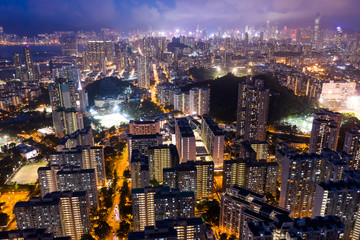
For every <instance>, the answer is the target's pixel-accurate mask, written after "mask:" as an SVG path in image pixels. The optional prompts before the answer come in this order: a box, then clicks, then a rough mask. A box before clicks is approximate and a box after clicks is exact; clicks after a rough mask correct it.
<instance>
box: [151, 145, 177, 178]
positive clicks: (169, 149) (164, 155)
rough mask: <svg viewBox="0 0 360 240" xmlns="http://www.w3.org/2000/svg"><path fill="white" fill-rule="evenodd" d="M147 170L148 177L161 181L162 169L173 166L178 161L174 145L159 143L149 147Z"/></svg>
mask: <svg viewBox="0 0 360 240" xmlns="http://www.w3.org/2000/svg"><path fill="white" fill-rule="evenodd" d="M148 156H149V172H150V179H156V180H157V181H158V182H160V183H162V182H163V169H164V168H173V167H175V166H176V165H177V164H178V163H179V153H178V151H177V149H176V146H175V145H172V144H170V145H159V146H154V147H149V149H148Z"/></svg>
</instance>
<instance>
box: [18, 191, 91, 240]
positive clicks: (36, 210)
mask: <svg viewBox="0 0 360 240" xmlns="http://www.w3.org/2000/svg"><path fill="white" fill-rule="evenodd" d="M89 209H90V208H89V204H88V199H87V196H86V191H85V192H71V191H66V192H53V193H49V194H47V195H45V196H44V197H43V198H38V197H33V198H31V199H30V200H29V201H26V202H17V203H16V204H15V207H14V213H15V218H16V222H17V225H18V228H19V229H21V230H22V229H28V228H47V229H48V231H49V232H52V233H53V234H54V235H55V236H56V237H61V236H70V237H71V239H75V240H80V238H81V235H82V234H84V233H88V232H89V231H90V214H89Z"/></svg>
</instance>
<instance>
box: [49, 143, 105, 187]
mask: <svg viewBox="0 0 360 240" xmlns="http://www.w3.org/2000/svg"><path fill="white" fill-rule="evenodd" d="M49 160H50V166H51V165H60V166H61V165H71V166H79V167H81V168H82V169H95V174H96V183H97V185H103V184H104V183H105V178H106V176H105V163H104V148H103V147H102V146H101V147H99V146H78V147H76V148H71V149H67V148H64V149H62V150H61V151H58V152H53V153H50V155H49Z"/></svg>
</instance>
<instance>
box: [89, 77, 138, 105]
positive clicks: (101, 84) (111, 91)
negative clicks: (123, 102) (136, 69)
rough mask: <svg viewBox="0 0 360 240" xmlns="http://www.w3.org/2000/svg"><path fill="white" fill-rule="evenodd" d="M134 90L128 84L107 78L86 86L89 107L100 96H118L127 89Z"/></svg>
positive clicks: (114, 78)
mask: <svg viewBox="0 0 360 240" xmlns="http://www.w3.org/2000/svg"><path fill="white" fill-rule="evenodd" d="M129 87H130V88H135V87H134V86H133V85H131V84H130V83H128V82H125V81H122V80H120V79H119V78H116V77H107V78H103V79H100V80H98V81H95V82H93V83H90V84H89V85H87V86H86V90H87V91H88V98H89V105H90V106H93V105H94V99H95V98H96V97H100V96H118V95H120V94H123V93H124V91H125V90H126V89H127V88H129Z"/></svg>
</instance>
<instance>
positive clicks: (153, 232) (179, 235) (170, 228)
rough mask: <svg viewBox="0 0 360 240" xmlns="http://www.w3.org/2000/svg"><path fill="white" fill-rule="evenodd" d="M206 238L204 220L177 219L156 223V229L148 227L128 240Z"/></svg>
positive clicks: (134, 233) (200, 239) (187, 239)
mask: <svg viewBox="0 0 360 240" xmlns="http://www.w3.org/2000/svg"><path fill="white" fill-rule="evenodd" d="M174 230H175V231H174ZM204 236H205V224H204V222H203V220H202V218H177V219H166V220H160V221H156V223H155V227H146V228H145V230H144V231H142V232H132V233H129V236H128V239H129V240H143V239H153V240H155V239H159V238H161V239H164V240H170V239H179V240H202V239H204Z"/></svg>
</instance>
